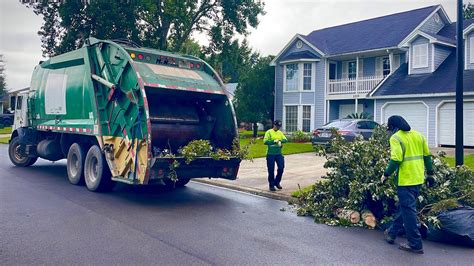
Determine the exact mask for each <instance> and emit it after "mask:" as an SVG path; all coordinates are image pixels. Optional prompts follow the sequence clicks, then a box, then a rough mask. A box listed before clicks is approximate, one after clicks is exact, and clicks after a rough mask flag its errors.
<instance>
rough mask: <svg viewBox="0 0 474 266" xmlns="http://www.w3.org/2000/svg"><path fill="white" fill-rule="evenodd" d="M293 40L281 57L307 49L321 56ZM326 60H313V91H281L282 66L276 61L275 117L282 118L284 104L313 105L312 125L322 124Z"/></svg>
mask: <svg viewBox="0 0 474 266" xmlns="http://www.w3.org/2000/svg"><path fill="white" fill-rule="evenodd" d="M297 41H298V39H296V40H295V42H294V43H293V44H291V45H290V46H289V47H288V49H287V50H286V51H284V52H283V53H282V55H281V57H282V58H283V57H285V56H286V55H288V54H291V53H294V52H301V51H305V50H309V51H311V52H312V53H314V54H316V55H318V56H321V55H320V54H318V53H317V52H316V51H315V50H313V49H312V48H311V47H309V46H308V45H306V44H305V43H303V46H302V47H301V48H297V47H296V42H297ZM325 64H326V60H325V59H322V60H321V61H319V62H315V77H313V82H314V84H315V91H314V92H283V86H284V84H283V80H284V79H283V77H284V74H285V73H284V72H283V71H284V67H283V64H280V63H279V62H277V65H276V68H275V111H274V112H275V119H280V120H283V119H284V117H283V113H284V112H283V108H284V106H285V105H313V106H314V117H313V119H314V122H313V123H314V125H315V126H318V127H319V126H322V125H323V124H324V102H325V79H326V65H325Z"/></svg>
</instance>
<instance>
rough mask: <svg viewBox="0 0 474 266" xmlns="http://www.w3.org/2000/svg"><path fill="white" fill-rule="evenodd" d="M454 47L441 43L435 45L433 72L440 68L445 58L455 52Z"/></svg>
mask: <svg viewBox="0 0 474 266" xmlns="http://www.w3.org/2000/svg"><path fill="white" fill-rule="evenodd" d="M453 51H454V49H452V48H449V47H445V46H441V45H436V44H435V45H434V65H433V66H434V69H433V72H434V71H436V69H438V67H439V66H440V65H441V64H442V63H443V62H444V60H445V59H446V58H447V57H448V56H449V55H450V54H451V52H453Z"/></svg>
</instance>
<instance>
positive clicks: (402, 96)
mask: <svg viewBox="0 0 474 266" xmlns="http://www.w3.org/2000/svg"><path fill="white" fill-rule="evenodd" d="M463 95H464V96H471V95H474V92H464V93H463ZM445 96H456V93H455V92H446V93H429V94H399V95H384V96H373V97H371V99H393V98H433V97H445Z"/></svg>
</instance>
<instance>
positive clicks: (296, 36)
mask: <svg viewBox="0 0 474 266" xmlns="http://www.w3.org/2000/svg"><path fill="white" fill-rule="evenodd" d="M296 39H300V40H301V41H302V42H303V43H305V44H306V45H308V46H309V47H311V48H312V49H313V50H314V51H316V52H317V53H319V54H320V55H321V56H324V53H323V52H321V50H319V49H318V48H316V47H315V46H314V45H312V44H311V43H310V42H308V41H307V40H306V39H305V38H303V37H302V36H301V35H300V34H296V35H295V36H293V38H291V40H290V41H289V42H288V43H287V44H286V45H285V47H283V49H282V50H281V51H280V52H279V53H278V54H277V56H275V58H274V59H273V60H272V61H271V62H270V65H271V66H275V65H276V63H277V61H278V59H279V58H280V56H281V55H282V54H283V53H284V52H285V51H286V49H288V48H289V47H290V46H291V44H293V42H294V41H295V40H296Z"/></svg>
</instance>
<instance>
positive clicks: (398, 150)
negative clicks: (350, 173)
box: [381, 115, 434, 254]
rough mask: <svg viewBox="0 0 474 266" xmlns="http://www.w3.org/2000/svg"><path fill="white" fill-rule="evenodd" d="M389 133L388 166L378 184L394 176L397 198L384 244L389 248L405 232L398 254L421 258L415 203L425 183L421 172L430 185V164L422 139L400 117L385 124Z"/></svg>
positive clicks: (429, 157) (431, 172)
mask: <svg viewBox="0 0 474 266" xmlns="http://www.w3.org/2000/svg"><path fill="white" fill-rule="evenodd" d="M387 126H388V129H389V130H390V131H392V132H393V135H392V136H391V137H390V163H389V165H388V167H387V169H386V170H385V172H384V174H383V176H382V178H381V182H382V183H384V182H385V180H386V179H387V178H388V177H390V176H391V175H392V174H393V173H396V175H395V183H396V185H397V195H398V211H397V214H396V216H395V220H394V221H393V224H392V226H391V227H390V228H389V229H387V230H385V232H384V235H385V240H386V241H387V242H388V243H390V244H393V243H394V242H395V238H396V237H397V235H398V233H399V232H400V231H401V230H402V229H405V234H406V236H407V239H408V243H401V244H400V245H399V248H400V249H401V250H405V251H410V252H413V253H417V254H423V244H422V242H421V235H420V231H419V230H418V225H417V224H418V220H417V211H416V199H417V198H418V195H419V194H420V188H421V185H422V184H423V183H424V182H425V168H426V173H427V175H428V177H427V178H426V182H427V183H428V186H431V185H433V184H434V179H433V177H432V175H433V163H432V159H431V154H430V150H429V148H428V143H427V142H426V139H425V137H424V136H423V135H422V134H420V133H419V132H417V131H415V130H412V129H411V127H410V125H409V124H408V122H407V121H406V120H405V119H403V117H401V116H396V115H395V116H391V117H390V118H389V119H388V123H387Z"/></svg>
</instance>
